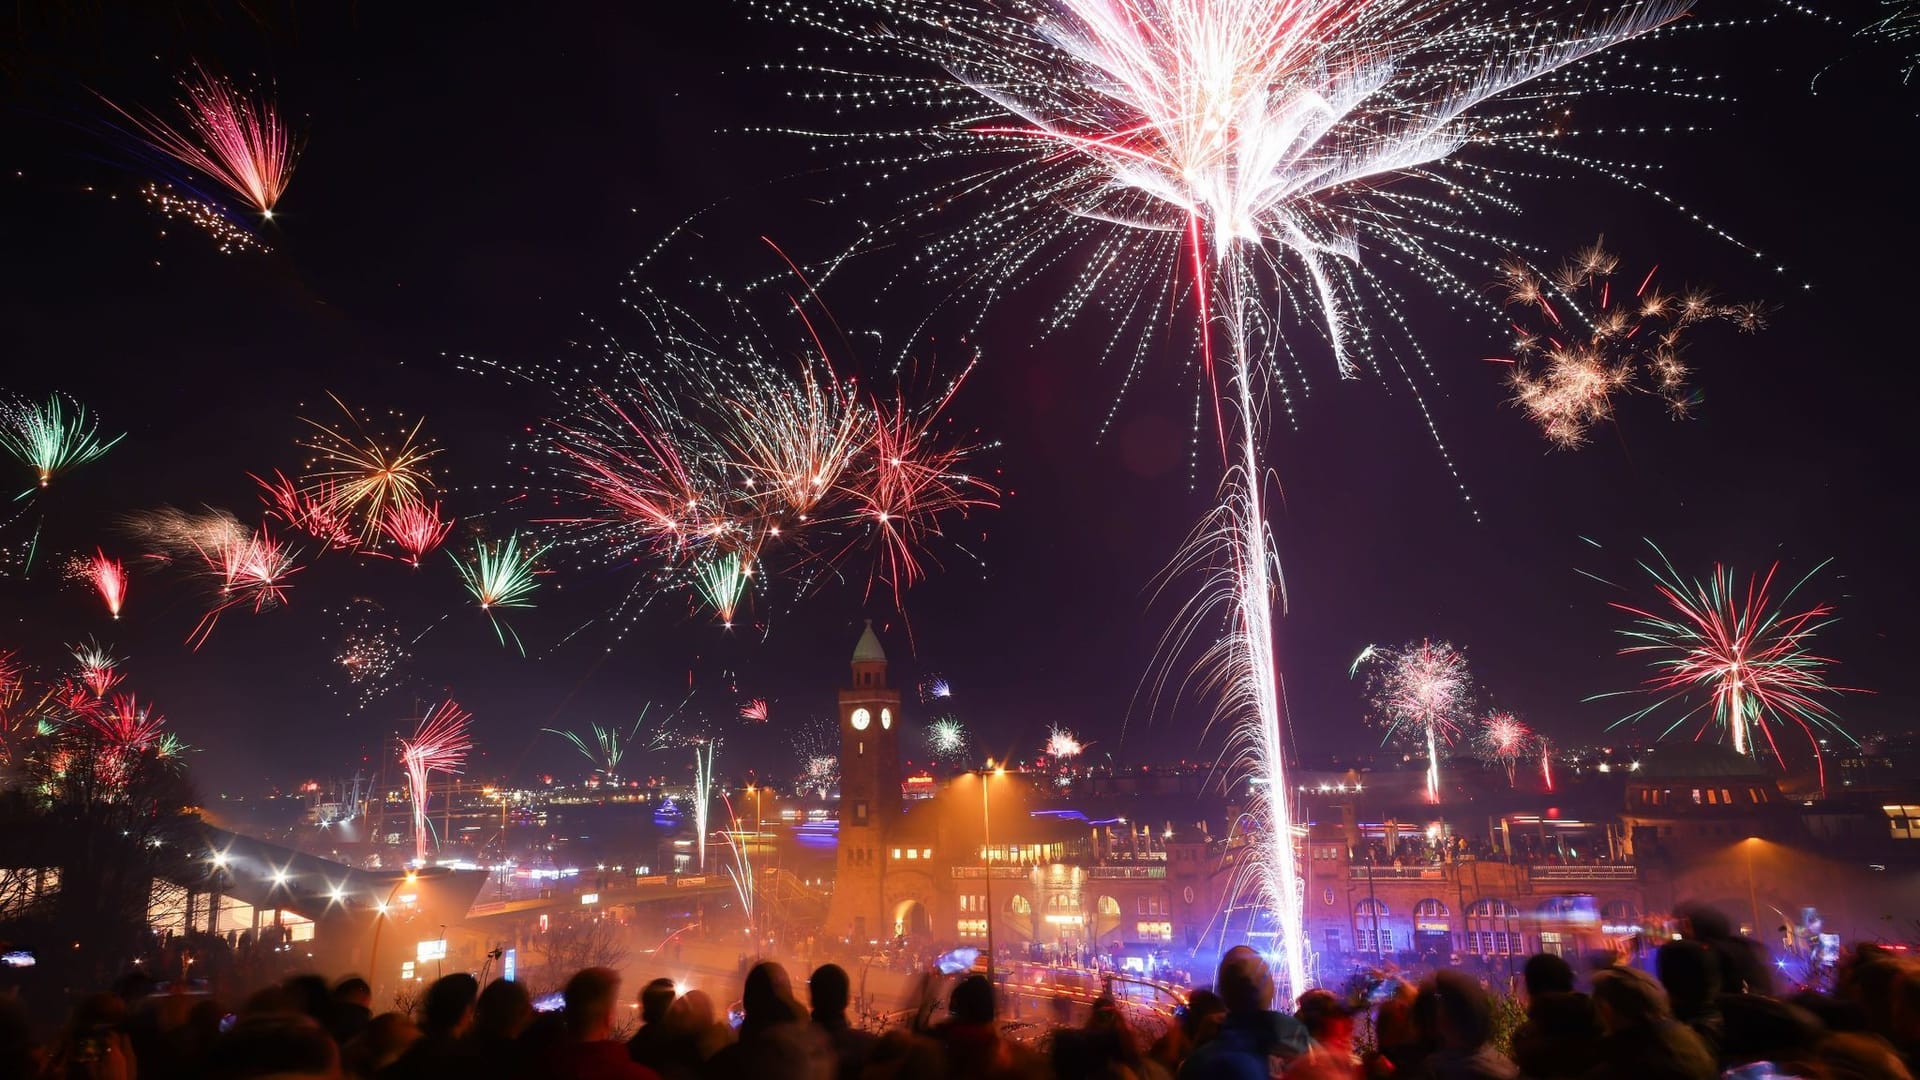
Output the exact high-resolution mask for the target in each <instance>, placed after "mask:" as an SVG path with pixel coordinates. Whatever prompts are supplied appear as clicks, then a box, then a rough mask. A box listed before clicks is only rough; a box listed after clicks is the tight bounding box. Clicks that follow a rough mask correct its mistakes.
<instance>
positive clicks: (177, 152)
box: [101, 63, 298, 218]
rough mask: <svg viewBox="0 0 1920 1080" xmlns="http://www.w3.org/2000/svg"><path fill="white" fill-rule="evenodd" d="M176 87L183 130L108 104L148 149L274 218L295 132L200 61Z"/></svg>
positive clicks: (265, 104) (267, 105)
mask: <svg viewBox="0 0 1920 1080" xmlns="http://www.w3.org/2000/svg"><path fill="white" fill-rule="evenodd" d="M180 88H181V90H182V91H183V93H184V94H185V96H184V97H183V98H181V99H180V101H179V105H180V109H181V112H182V113H183V114H184V115H185V117H186V126H185V127H184V128H182V127H178V126H175V125H174V124H170V123H168V122H167V121H165V120H162V119H161V118H160V117H158V116H156V115H154V114H153V113H151V112H147V111H146V110H142V111H141V112H142V115H135V114H134V113H132V112H129V111H127V110H126V109H123V108H121V107H120V106H118V105H115V104H114V103H113V102H111V101H107V104H108V105H109V106H111V107H112V108H113V110H114V111H115V112H117V113H119V114H120V115H121V116H123V117H125V118H126V119H127V120H129V121H130V122H132V124H133V125H134V128H135V130H136V133H137V135H138V137H139V138H140V139H141V140H142V141H143V142H145V143H146V144H147V145H148V146H150V147H151V148H152V149H154V150H155V151H157V152H159V153H161V154H163V155H165V156H167V157H169V158H172V159H173V160H175V161H177V162H179V163H180V164H182V165H185V166H186V167H187V168H189V169H191V170H193V171H194V172H197V173H200V174H201V175H203V176H205V177H207V178H208V179H210V180H214V181H216V182H218V183H220V184H222V185H224V186H225V187H226V188H228V189H229V190H230V191H232V192H233V193H234V194H235V195H236V196H238V197H239V198H240V200H241V201H242V202H244V203H246V204H247V205H248V206H250V207H251V208H252V209H253V210H254V211H256V212H257V213H259V214H260V215H261V216H262V217H266V218H272V217H273V208H274V205H275V204H276V203H278V202H279V201H280V195H281V193H282V192H284V191H285V190H286V188H287V182H288V181H289V180H291V179H292V178H293V164H294V160H295V158H296V157H297V156H298V151H297V149H296V147H295V140H294V137H293V132H292V130H291V129H290V128H289V127H288V126H287V124H286V122H285V121H283V120H282V119H281V118H280V114H279V113H278V112H277V111H276V110H275V109H274V107H273V102H272V101H271V100H259V99H255V98H252V97H249V96H247V95H245V94H242V93H240V92H239V91H238V90H237V89H235V87H234V85H233V83H232V81H231V80H228V79H225V78H222V77H220V76H217V75H214V74H212V73H211V72H209V71H208V70H207V69H206V68H205V67H204V66H202V65H200V64H199V63H195V64H194V66H193V70H192V71H190V72H188V73H186V74H184V75H182V76H181V77H180ZM101 100H102V101H106V99H105V98H104V97H103V98H101Z"/></svg>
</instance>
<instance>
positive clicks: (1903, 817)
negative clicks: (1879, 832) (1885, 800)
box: [1880, 805, 1920, 840]
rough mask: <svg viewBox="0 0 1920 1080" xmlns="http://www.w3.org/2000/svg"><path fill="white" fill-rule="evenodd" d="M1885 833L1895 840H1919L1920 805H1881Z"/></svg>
mask: <svg viewBox="0 0 1920 1080" xmlns="http://www.w3.org/2000/svg"><path fill="white" fill-rule="evenodd" d="M1880 811H1881V813H1884V814H1886V815H1887V833H1888V835H1889V836H1891V837H1893V839H1895V840H1920V806H1906V805H1901V806H1882V807H1881V808H1880Z"/></svg>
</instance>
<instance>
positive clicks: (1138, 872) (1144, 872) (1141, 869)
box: [1087, 866, 1167, 881]
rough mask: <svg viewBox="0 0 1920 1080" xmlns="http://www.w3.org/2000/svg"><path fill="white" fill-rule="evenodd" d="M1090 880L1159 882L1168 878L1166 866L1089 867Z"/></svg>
mask: <svg viewBox="0 0 1920 1080" xmlns="http://www.w3.org/2000/svg"><path fill="white" fill-rule="evenodd" d="M1087 876H1088V877H1089V878H1119V879H1122V880H1132V881H1142V880H1152V881H1158V880H1160V879H1162V878H1164V877H1166V876H1167V868H1166V867H1164V866H1089V867H1087Z"/></svg>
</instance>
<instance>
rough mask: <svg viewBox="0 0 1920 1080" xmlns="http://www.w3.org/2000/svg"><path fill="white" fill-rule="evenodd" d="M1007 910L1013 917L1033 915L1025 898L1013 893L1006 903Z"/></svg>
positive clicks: (1031, 907) (1030, 906) (1031, 906)
mask: <svg viewBox="0 0 1920 1080" xmlns="http://www.w3.org/2000/svg"><path fill="white" fill-rule="evenodd" d="M1007 910H1008V911H1009V912H1011V913H1012V914H1015V915H1031V914H1033V905H1032V904H1030V903H1028V902H1027V898H1026V897H1024V896H1022V895H1020V894H1019V893H1014V894H1013V899H1011V900H1009V901H1007Z"/></svg>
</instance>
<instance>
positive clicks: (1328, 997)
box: [1293, 990, 1353, 1046]
mask: <svg viewBox="0 0 1920 1080" xmlns="http://www.w3.org/2000/svg"><path fill="white" fill-rule="evenodd" d="M1293 1015H1294V1016H1295V1017H1296V1018H1298V1019H1299V1021H1300V1022H1301V1023H1302V1024H1304V1025H1306V1028H1307V1035H1308V1037H1309V1038H1311V1039H1313V1041H1314V1042H1317V1043H1320V1044H1322V1045H1329V1046H1344V1045H1346V1044H1348V1043H1350V1042H1352V1041H1353V1014H1352V1013H1351V1012H1349V1011H1348V1010H1347V1007H1346V1006H1345V1005H1343V1004H1341V1003H1340V999H1339V998H1338V997H1335V996H1334V995H1333V993H1332V992H1331V991H1328V990H1309V991H1307V992H1306V993H1304V994H1301V995H1300V1008H1299V1009H1297V1010H1295V1011H1294V1014H1293Z"/></svg>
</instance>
